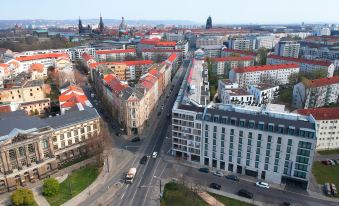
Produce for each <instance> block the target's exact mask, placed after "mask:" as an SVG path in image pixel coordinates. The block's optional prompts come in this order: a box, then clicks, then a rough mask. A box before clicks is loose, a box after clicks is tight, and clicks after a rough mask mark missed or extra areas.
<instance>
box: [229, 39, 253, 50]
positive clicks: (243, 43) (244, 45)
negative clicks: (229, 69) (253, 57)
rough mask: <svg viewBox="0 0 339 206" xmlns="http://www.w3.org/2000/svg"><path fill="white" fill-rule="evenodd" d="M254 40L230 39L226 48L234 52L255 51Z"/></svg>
mask: <svg viewBox="0 0 339 206" xmlns="http://www.w3.org/2000/svg"><path fill="white" fill-rule="evenodd" d="M255 45H256V40H255V39H247V38H244V37H240V38H239V37H238V38H231V39H230V40H229V41H228V48H230V49H235V50H248V51H252V50H255Z"/></svg>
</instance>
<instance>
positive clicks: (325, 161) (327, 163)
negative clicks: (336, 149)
mask: <svg viewBox="0 0 339 206" xmlns="http://www.w3.org/2000/svg"><path fill="white" fill-rule="evenodd" d="M321 163H323V164H324V165H329V164H330V162H329V161H328V160H322V161H321Z"/></svg>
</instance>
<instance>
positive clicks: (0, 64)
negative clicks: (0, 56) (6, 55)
mask: <svg viewBox="0 0 339 206" xmlns="http://www.w3.org/2000/svg"><path fill="white" fill-rule="evenodd" d="M0 67H4V68H7V67H8V64H2V63H0Z"/></svg>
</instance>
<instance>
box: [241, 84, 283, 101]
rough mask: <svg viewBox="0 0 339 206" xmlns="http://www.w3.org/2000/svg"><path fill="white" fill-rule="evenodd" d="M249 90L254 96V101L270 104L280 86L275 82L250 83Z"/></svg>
mask: <svg viewBox="0 0 339 206" xmlns="http://www.w3.org/2000/svg"><path fill="white" fill-rule="evenodd" d="M247 91H248V92H249V93H250V94H252V95H253V96H254V102H255V103H257V104H268V103H271V102H272V100H273V99H274V98H275V97H277V95H278V92H279V86H278V85H273V84H266V83H260V84H255V85H248V87H247Z"/></svg>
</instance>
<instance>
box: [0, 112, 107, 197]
mask: <svg viewBox="0 0 339 206" xmlns="http://www.w3.org/2000/svg"><path fill="white" fill-rule="evenodd" d="M99 118H100V117H99V115H98V113H97V112H96V111H95V109H91V108H85V109H84V110H82V111H73V112H70V113H67V114H65V115H62V116H56V117H50V118H47V119H39V118H36V117H28V116H26V114H25V113H24V112H22V111H15V112H10V113H2V114H0V122H1V123H0V153H1V158H0V193H4V192H7V191H13V190H15V189H16V188H17V187H19V186H25V185H26V183H27V182H35V181H36V180H39V179H43V178H46V177H48V176H49V175H51V174H53V173H55V172H57V171H58V167H60V166H62V165H63V164H64V163H66V162H69V161H72V160H75V159H77V158H81V157H84V156H87V155H91V154H94V153H95V152H96V151H98V148H99V147H101V141H99V140H98V139H99V138H98V136H99V133H100V123H99ZM97 140H98V141H97Z"/></svg>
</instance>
